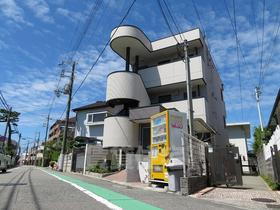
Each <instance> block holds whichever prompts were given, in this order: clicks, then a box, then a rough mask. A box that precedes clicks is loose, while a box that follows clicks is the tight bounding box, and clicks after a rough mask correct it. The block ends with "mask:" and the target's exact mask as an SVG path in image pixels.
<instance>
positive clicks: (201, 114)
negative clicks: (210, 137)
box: [161, 97, 209, 124]
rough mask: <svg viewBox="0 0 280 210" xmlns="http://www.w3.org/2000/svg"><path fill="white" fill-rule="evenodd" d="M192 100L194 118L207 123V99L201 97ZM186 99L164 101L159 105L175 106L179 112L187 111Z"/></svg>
mask: <svg viewBox="0 0 280 210" xmlns="http://www.w3.org/2000/svg"><path fill="white" fill-rule="evenodd" d="M192 102H193V111H194V119H196V118H197V119H202V120H203V121H204V122H206V123H207V124H209V114H208V102H207V99H206V98H204V97H202V98H194V99H192ZM187 103H188V102H187V100H179V101H171V102H166V103H161V105H162V106H163V107H165V108H167V109H172V108H175V109H177V110H178V111H180V112H187V107H188V106H187Z"/></svg>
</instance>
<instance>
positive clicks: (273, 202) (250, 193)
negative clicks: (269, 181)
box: [192, 176, 280, 209]
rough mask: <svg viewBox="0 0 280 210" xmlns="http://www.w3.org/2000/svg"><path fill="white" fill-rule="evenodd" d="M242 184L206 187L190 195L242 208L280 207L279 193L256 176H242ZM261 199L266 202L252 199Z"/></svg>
mask: <svg viewBox="0 0 280 210" xmlns="http://www.w3.org/2000/svg"><path fill="white" fill-rule="evenodd" d="M243 183H244V185H243V186H234V187H230V188H227V187H225V186H221V187H213V188H207V189H206V190H204V191H201V192H198V193H196V194H194V195H192V197H195V198H199V199H204V200H211V201H215V202H219V203H224V204H232V205H235V206H238V207H240V208H242V209H268V208H280V194H279V192H278V191H272V190H270V188H269V187H268V186H267V185H266V183H265V182H264V181H263V180H262V178H261V177H258V176H244V177H243ZM254 199H256V200H263V201H266V202H260V201H254Z"/></svg>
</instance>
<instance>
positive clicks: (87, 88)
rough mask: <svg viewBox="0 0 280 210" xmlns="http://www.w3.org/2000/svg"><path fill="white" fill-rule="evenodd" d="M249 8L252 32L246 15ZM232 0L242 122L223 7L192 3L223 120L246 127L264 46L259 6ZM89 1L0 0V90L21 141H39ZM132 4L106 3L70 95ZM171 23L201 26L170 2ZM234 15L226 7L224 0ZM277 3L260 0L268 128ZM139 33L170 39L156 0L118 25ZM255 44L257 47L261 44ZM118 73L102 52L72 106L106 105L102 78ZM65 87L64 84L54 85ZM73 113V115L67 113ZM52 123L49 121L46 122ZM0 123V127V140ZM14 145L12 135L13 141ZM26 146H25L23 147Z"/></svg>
mask: <svg viewBox="0 0 280 210" xmlns="http://www.w3.org/2000/svg"><path fill="white" fill-rule="evenodd" d="M252 1H253V2H254V4H253V6H254V8H255V10H254V12H255V16H256V19H255V20H256V21H255V22H256V28H255V27H254V21H253V20H254V19H253V13H252ZM252 1H251V0H236V21H237V31H238V36H239V39H240V43H241V50H242V53H243V55H244V57H245V61H246V64H245V63H244V61H243V59H242V58H241V60H240V63H241V65H240V69H241V75H240V76H241V86H242V98H243V117H242V114H241V105H240V91H239V82H238V65H237V63H238V62H237V56H236V43H235V37H234V34H233V30H232V27H231V23H230V20H229V18H228V16H227V13H226V10H225V5H224V1H218V0H217V1H216V0H208V1H207V0H198V1H195V2H196V6H197V8H198V11H199V13H200V18H201V21H202V24H203V27H204V29H205V32H206V35H207V37H208V41H209V43H210V46H211V51H212V54H213V57H214V59H215V62H216V65H217V69H218V71H219V72H220V75H221V78H222V81H223V83H224V88H225V91H224V98H225V101H226V109H227V122H240V121H249V122H250V123H251V125H252V127H253V126H256V125H258V124H259V121H258V115H257V109H256V103H255V100H254V87H255V85H256V84H257V83H258V80H259V69H260V51H261V49H260V47H259V48H258V44H257V42H258V41H259V43H261V40H262V1H261V0H252ZM95 2H96V0H95V1H93V0H92V1H90V0H83V1H82V0H81V1H74V0H72V1H71V0H69V1H66V0H24V1H19V0H0V62H1V68H0V90H1V91H2V93H3V94H4V96H5V98H6V100H7V102H8V104H9V105H11V106H13V109H14V110H16V111H19V112H21V118H20V122H19V130H20V131H21V133H22V135H23V137H31V138H33V137H34V135H35V132H38V131H41V136H44V127H43V123H44V122H45V118H46V115H47V113H48V105H49V103H50V101H51V99H52V97H53V90H54V89H55V86H56V84H57V80H58V75H59V73H60V68H59V67H58V64H59V63H60V62H61V61H62V60H63V59H65V58H66V57H67V55H69V53H70V52H71V49H72V47H73V43H75V41H76V40H77V39H78V37H79V35H80V34H81V32H82V30H83V26H84V22H85V21H86V20H87V16H88V14H89V11H90V9H91V8H92V6H93V5H94V4H95ZM130 2H132V0H104V1H103V4H102V5H101V6H100V7H99V9H98V11H97V13H96V14H95V16H94V19H93V21H92V23H91V25H90V27H89V30H88V32H87V33H86V35H85V37H84V40H83V42H82V44H81V46H80V48H79V51H78V53H77V54H76V59H78V60H79V62H78V65H77V74H76V80H75V84H74V89H76V88H77V85H78V84H80V82H81V80H82V78H83V76H84V75H85V73H86V72H87V71H88V69H89V68H90V66H91V65H92V63H93V62H94V60H95V58H96V56H97V55H98V53H99V52H100V50H101V49H102V47H103V46H104V44H105V43H106V42H107V40H108V39H109V36H110V33H111V31H112V29H113V28H114V27H115V26H117V25H118V23H119V22H120V19H121V18H122V17H123V15H124V13H125V11H126V10H127V8H128V6H129V4H130ZM167 2H169V5H170V8H171V10H172V12H173V15H174V17H175V18H176V20H177V21H178V24H179V25H180V28H182V30H188V29H191V28H195V27H199V26H200V24H199V21H198V18H197V15H196V13H195V10H194V8H193V5H192V1H182V0H172V1H171V0H168V1H167ZM226 2H227V4H228V7H229V10H230V13H231V15H232V16H233V5H232V1H229V0H226ZM279 11H280V3H279V0H266V9H265V22H264V23H265V24H264V29H265V30H264V39H263V49H264V51H263V61H264V63H265V64H266V63H267V62H268V60H269V57H270V54H271V53H272V55H273V56H272V57H271V58H272V59H271V60H270V62H269V65H268V67H267V68H266V74H265V80H264V85H263V89H262V92H263V94H262V101H261V107H262V111H263V118H264V123H265V124H266V123H267V121H268V118H269V114H270V112H271V109H272V106H273V102H274V100H275V97H276V94H277V91H278V89H279V79H280V71H279V64H280V54H279V53H277V52H279V49H280V46H279V41H278V39H279V34H278V37H277V42H273V39H274V34H275V31H276V29H277V27H278V23H279V20H280V17H279ZM124 23H125V24H133V25H137V26H138V27H140V28H141V29H142V30H143V31H144V32H145V33H146V34H147V36H148V37H149V38H150V39H151V40H155V39H158V38H161V37H164V36H168V35H171V34H170V32H169V30H168V28H167V26H166V24H165V22H164V19H163V17H162V15H161V14H160V10H159V8H158V5H157V2H156V0H150V1H147V0H137V1H136V4H135V5H134V7H133V9H132V10H131V12H130V14H129V16H128V17H127V19H126V20H125V22H124ZM259 46H261V44H259ZM121 69H124V62H123V60H121V59H120V58H118V56H117V55H116V54H115V53H113V52H112V51H111V49H110V48H107V50H106V51H105V53H104V55H103V57H102V58H101V60H100V62H99V63H98V64H97V65H96V67H95V68H94V69H93V71H92V72H91V74H90V75H89V77H88V79H87V80H86V82H85V84H84V85H83V86H82V88H81V89H80V90H79V92H78V93H77V95H76V96H75V97H74V100H73V105H72V108H74V107H77V106H81V105H85V104H87V103H92V102H94V101H96V100H104V98H105V87H106V75H107V74H108V73H109V72H111V71H115V70H121ZM65 84H66V79H63V80H62V81H61V83H60V86H61V87H63V86H64V85H65ZM65 103H66V97H65V96H62V97H60V98H59V99H57V100H56V101H55V104H54V107H53V111H52V116H51V117H52V118H53V119H58V118H59V117H60V116H61V113H62V112H63V110H64V107H65ZM72 114H73V113H72ZM52 122H53V121H52ZM3 128H4V125H3V123H2V124H1V125H0V134H3V130H4V129H3ZM14 138H15V139H17V136H14ZM23 146H24V142H23Z"/></svg>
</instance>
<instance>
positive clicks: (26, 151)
mask: <svg viewBox="0 0 280 210" xmlns="http://www.w3.org/2000/svg"><path fill="white" fill-rule="evenodd" d="M28 147H29V140H28V143H27V146H26V150H25V158H24V164H25V165H27V164H26V158H27V153H28V149H29V148H28Z"/></svg>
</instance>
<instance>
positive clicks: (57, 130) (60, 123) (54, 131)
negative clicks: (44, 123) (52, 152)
mask: <svg viewBox="0 0 280 210" xmlns="http://www.w3.org/2000/svg"><path fill="white" fill-rule="evenodd" d="M75 121H76V120H75V117H72V118H70V119H69V125H68V137H74V130H75ZM64 127H65V120H57V121H56V122H55V123H54V124H53V125H52V126H51V127H50V131H49V138H48V141H49V142H51V141H57V140H59V139H60V138H62V136H63V131H64Z"/></svg>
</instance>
